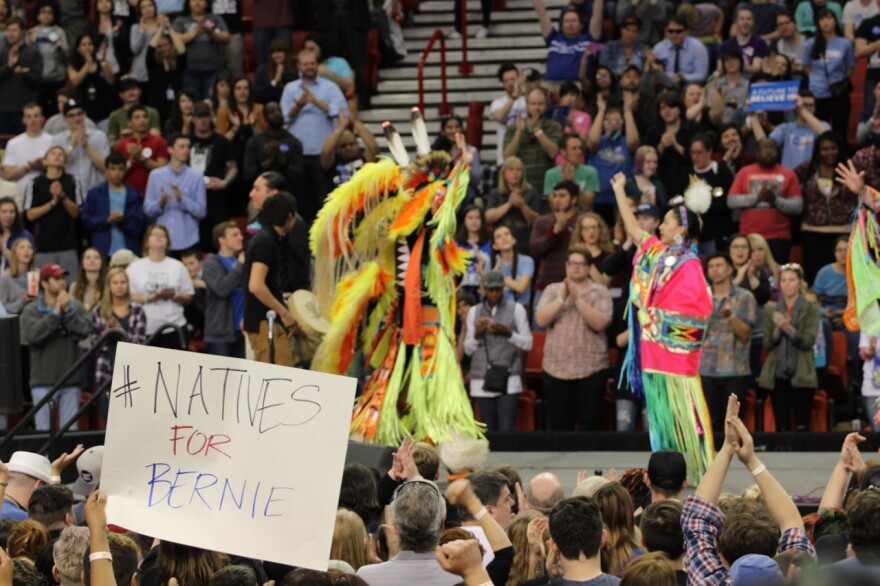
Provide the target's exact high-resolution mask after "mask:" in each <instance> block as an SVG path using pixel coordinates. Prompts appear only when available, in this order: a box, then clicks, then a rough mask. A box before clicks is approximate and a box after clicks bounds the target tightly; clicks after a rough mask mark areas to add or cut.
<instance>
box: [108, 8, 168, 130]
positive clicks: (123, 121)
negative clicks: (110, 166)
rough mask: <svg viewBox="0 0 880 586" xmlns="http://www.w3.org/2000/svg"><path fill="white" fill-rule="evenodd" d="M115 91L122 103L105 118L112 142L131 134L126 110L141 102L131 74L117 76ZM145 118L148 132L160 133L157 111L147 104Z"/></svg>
mask: <svg viewBox="0 0 880 586" xmlns="http://www.w3.org/2000/svg"><path fill="white" fill-rule="evenodd" d="M143 3H144V4H145V5H148V6H149V5H151V4H152V0H143ZM116 91H118V92H119V101H120V102H122V105H121V106H120V107H119V108H117V109H116V110H113V112H112V113H111V114H110V117H109V119H108V120H107V137H108V138H109V139H110V140H111V141H113V142H116V141H117V140H119V139H120V138H122V137H124V136H128V135H129V134H131V129H130V128H129V126H128V111H129V110H130V109H131V107H132V106H134V105H135V104H141V103H143V102H141V97H142V95H141V94H142V92H141V86H140V84H139V83H138V80H137V79H135V78H134V77H133V76H131V75H123V76H122V77H121V78H119V83H117V84H116ZM147 118H149V120H150V131H149V132H150V134H157V135H158V134H161V132H162V127H161V126H160V124H159V111H158V110H156V109H155V108H151V107H150V106H147Z"/></svg>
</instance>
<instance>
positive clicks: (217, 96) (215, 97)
mask: <svg viewBox="0 0 880 586" xmlns="http://www.w3.org/2000/svg"><path fill="white" fill-rule="evenodd" d="M231 96H232V76H231V75H229V72H227V71H221V72H220V74H219V75H218V76H217V77H216V78H215V79H214V86H213V88H212V89H211V92H210V94H208V97H207V99H205V102H206V103H207V104H208V105H209V106H210V107H211V111H212V112H219V111H220V108H222V107H224V106H225V107H226V108H227V109H228V108H229V100H230V98H231Z"/></svg>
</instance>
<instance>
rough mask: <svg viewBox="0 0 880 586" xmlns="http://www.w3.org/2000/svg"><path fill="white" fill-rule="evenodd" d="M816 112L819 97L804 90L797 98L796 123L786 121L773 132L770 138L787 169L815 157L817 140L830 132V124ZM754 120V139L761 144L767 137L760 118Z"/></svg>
mask: <svg viewBox="0 0 880 586" xmlns="http://www.w3.org/2000/svg"><path fill="white" fill-rule="evenodd" d="M817 110H818V104H817V100H816V98H815V97H813V94H812V93H810V92H807V91H803V92H801V95H799V96H798V98H797V108H796V112H797V119H796V120H795V121H794V122H783V123H782V124H780V125H779V126H777V127H776V128H774V129H773V132H771V133H770V135H769V136H770V138H772V139H773V140H774V141H776V144H777V145H779V148H780V149H782V165H783V166H784V167H787V168H789V169H792V170H794V169H795V168H797V166H798V165H800V164H801V163H804V162H806V161H809V160H810V157H811V156H812V155H813V144H814V143H815V141H816V137H817V136H819V135H820V134H822V133H823V132H825V131H826V130H829V129H830V126H829V125H828V123H827V122H823V121H822V120H820V118H819V116H817V114H815V113H814V112H817ZM751 118H752V132H753V133H754V135H755V140H757V141H759V142H760V141H761V139H762V138H764V137H765V136H767V134H766V133H765V132H764V128H763V127H762V126H761V124H760V122H759V121H758V116H752V117H751Z"/></svg>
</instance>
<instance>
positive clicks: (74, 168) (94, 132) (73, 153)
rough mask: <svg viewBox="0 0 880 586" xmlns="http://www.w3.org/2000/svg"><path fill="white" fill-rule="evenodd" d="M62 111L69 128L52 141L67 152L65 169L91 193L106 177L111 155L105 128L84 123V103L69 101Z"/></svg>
mask: <svg viewBox="0 0 880 586" xmlns="http://www.w3.org/2000/svg"><path fill="white" fill-rule="evenodd" d="M62 111H63V113H64V119H65V120H66V121H67V126H68V130H65V131H62V132H59V133H58V134H56V135H55V137H54V140H53V144H55V145H57V146H60V147H62V148H64V149H65V150H66V151H67V164H66V165H65V170H66V171H67V172H68V173H70V174H71V175H73V177H74V178H76V180H77V182H78V183H79V185H80V187H81V188H82V189H83V190H84V191H86V192H88V191H89V190H90V189H92V188H93V187H95V186H96V185H98V184H99V183H100V182H101V180H102V179H103V176H102V174H103V173H104V159H105V158H106V157H107V155H109V154H110V143H109V142H107V135H106V134H104V133H103V132H102V131H100V130H98V129H97V128H94V129H91V128H89V127H88V126H86V125H85V119H86V111H85V109H84V108H83V104H82V102H79V101H77V100H68V101H67V103H66V104H64V109H63V110H62Z"/></svg>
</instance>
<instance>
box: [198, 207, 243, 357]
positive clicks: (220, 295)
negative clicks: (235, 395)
mask: <svg viewBox="0 0 880 586" xmlns="http://www.w3.org/2000/svg"><path fill="white" fill-rule="evenodd" d="M213 237H214V243H215V244H216V246H217V254H212V255H210V256H208V258H206V259H205V262H204V265H203V269H202V279H203V280H204V283H205V287H206V290H207V298H206V303H205V332H204V339H205V351H206V352H207V353H208V354H214V355H215V356H230V357H233V358H244V357H245V355H244V335H243V334H242V332H241V322H242V319H243V318H244V286H243V283H242V276H243V274H244V237H243V236H242V234H241V229H239V227H238V225H237V224H236V223H235V222H222V223H220V224H217V225H216V226H214V230H213Z"/></svg>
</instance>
